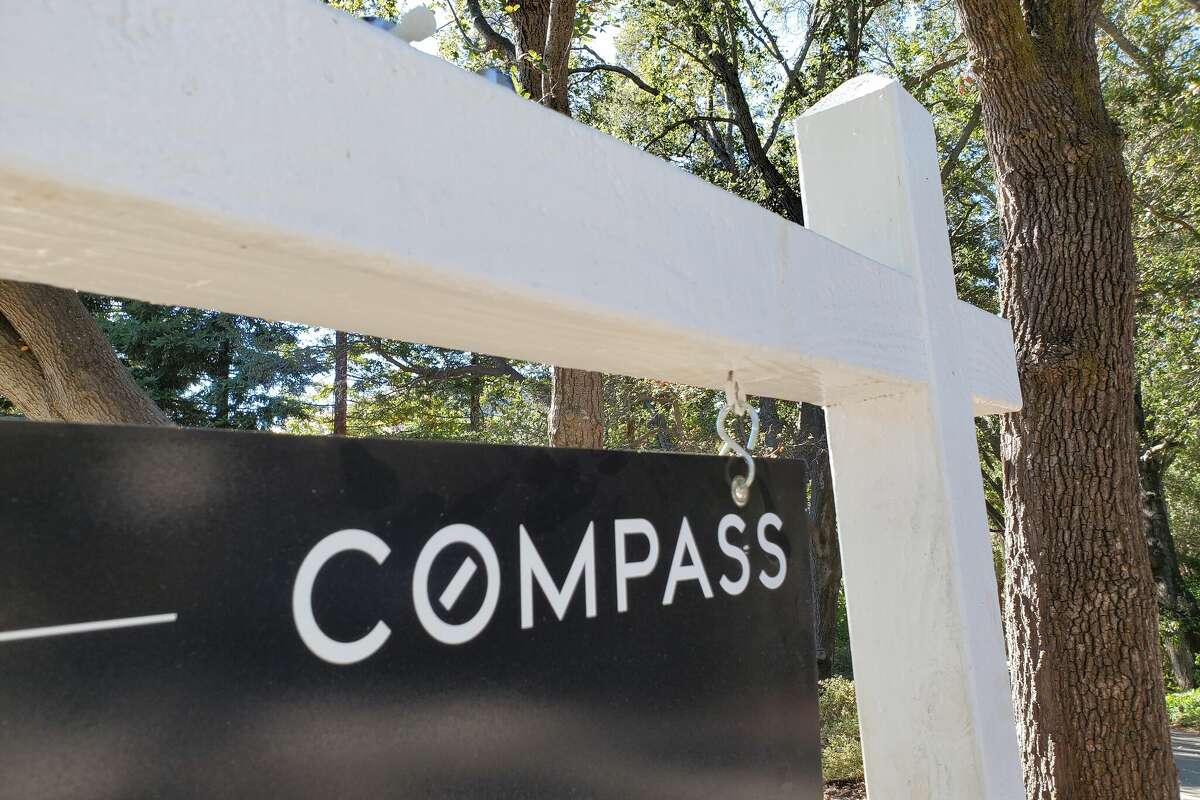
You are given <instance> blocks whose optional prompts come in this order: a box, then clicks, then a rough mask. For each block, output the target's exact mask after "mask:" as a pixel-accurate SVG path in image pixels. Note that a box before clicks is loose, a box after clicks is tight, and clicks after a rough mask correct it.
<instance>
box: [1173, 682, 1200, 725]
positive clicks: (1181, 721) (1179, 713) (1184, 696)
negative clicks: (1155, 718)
mask: <svg viewBox="0 0 1200 800" xmlns="http://www.w3.org/2000/svg"><path fill="white" fill-rule="evenodd" d="M1167 718H1168V719H1169V720H1170V722H1171V725H1172V726H1173V727H1176V728H1200V689H1193V690H1192V691H1190V692H1175V693H1173V694H1169V695H1167Z"/></svg>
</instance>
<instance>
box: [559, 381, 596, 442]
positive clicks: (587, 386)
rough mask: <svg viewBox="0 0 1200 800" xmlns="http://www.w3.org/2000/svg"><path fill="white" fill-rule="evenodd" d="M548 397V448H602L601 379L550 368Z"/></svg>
mask: <svg viewBox="0 0 1200 800" xmlns="http://www.w3.org/2000/svg"><path fill="white" fill-rule="evenodd" d="M551 390H552V391H551V395H550V446H551V447H591V448H601V447H604V376H603V375H601V374H600V373H599V372H586V371H584V370H579V369H563V368H561V367H555V368H554V380H553V383H552V385H551Z"/></svg>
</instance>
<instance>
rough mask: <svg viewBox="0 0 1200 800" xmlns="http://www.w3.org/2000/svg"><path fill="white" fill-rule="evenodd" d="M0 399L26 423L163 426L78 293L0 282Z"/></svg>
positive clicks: (162, 417)
mask: <svg viewBox="0 0 1200 800" xmlns="http://www.w3.org/2000/svg"><path fill="white" fill-rule="evenodd" d="M0 393H3V394H4V396H5V397H7V398H8V399H9V400H11V401H12V402H13V404H14V405H15V406H16V407H17V409H18V410H20V411H21V413H22V414H24V415H25V416H27V417H29V418H30V419H40V420H66V421H68V422H110V423H129V424H135V425H169V424H171V422H170V420H169V419H168V418H167V415H166V414H164V413H163V412H162V411H161V410H160V409H159V408H158V406H156V405H155V404H154V402H153V401H152V400H151V399H150V398H149V397H148V396H147V395H146V393H145V392H144V391H142V389H141V387H140V386H138V385H137V382H136V381H134V380H133V378H132V376H130V374H129V371H128V370H127V369H126V368H125V366H124V365H123V364H122V363H121V362H120V361H119V360H118V359H117V356H116V354H115V353H113V350H112V347H111V346H110V345H109V343H108V340H107V339H106V338H105V336H104V332H103V331H101V330H100V326H99V325H97V324H96V320H95V319H94V318H93V317H92V315H91V314H90V313H88V310H87V309H86V308H84V306H83V303H82V302H81V301H80V300H79V295H77V294H76V293H75V292H72V291H69V290H67V289H56V288H54V287H51V286H43V285H41V284H34V283H17V282H15V281H0Z"/></svg>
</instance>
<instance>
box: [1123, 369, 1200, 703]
mask: <svg viewBox="0 0 1200 800" xmlns="http://www.w3.org/2000/svg"><path fill="white" fill-rule="evenodd" d="M1134 400H1135V403H1136V411H1137V430H1138V440H1139V442H1140V444H1141V446H1142V448H1143V452H1142V454H1141V457H1140V458H1139V459H1138V473H1139V477H1140V479H1141V486H1142V518H1143V520H1144V522H1145V526H1146V549H1147V551H1148V552H1149V553H1150V571H1151V573H1152V574H1153V575H1154V588H1155V590H1156V591H1157V595H1158V607H1159V609H1160V611H1161V612H1163V613H1165V614H1166V615H1167V616H1168V617H1169V618H1170V619H1171V620H1172V622H1173V623H1175V624H1174V625H1173V627H1175V628H1176V630H1175V631H1173V632H1172V633H1171V634H1169V635H1167V636H1166V638H1165V640H1164V642H1163V644H1164V646H1165V647H1166V649H1167V656H1168V660H1169V662H1170V664H1171V672H1172V674H1173V676H1174V678H1175V683H1176V684H1177V685H1178V686H1179V688H1180V689H1194V688H1196V663H1195V654H1196V652H1197V651H1198V650H1200V605H1198V604H1197V603H1196V598H1195V597H1194V596H1193V595H1192V593H1191V591H1190V590H1189V589H1188V588H1187V584H1185V583H1184V582H1183V576H1182V575H1181V574H1180V572H1179V557H1178V556H1177V555H1176V553H1175V537H1174V536H1172V534H1171V518H1170V515H1169V514H1168V510H1167V500H1166V491H1165V489H1164V488H1163V475H1164V473H1165V472H1166V470H1167V467H1169V466H1170V463H1171V450H1170V448H1168V447H1167V446H1166V443H1165V442H1158V443H1157V444H1154V445H1151V444H1150V442H1151V440H1152V438H1153V434H1152V432H1151V431H1150V429H1149V426H1148V425H1147V421H1146V415H1145V413H1144V412H1143V410H1142V403H1141V392H1140V391H1139V392H1138V393H1137V394H1136V395H1135V397H1134Z"/></svg>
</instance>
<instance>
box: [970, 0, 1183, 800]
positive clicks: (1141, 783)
mask: <svg viewBox="0 0 1200 800" xmlns="http://www.w3.org/2000/svg"><path fill="white" fill-rule="evenodd" d="M958 7H959V11H960V16H961V19H962V23H963V28H964V31H965V33H966V35H967V38H968V40H969V43H970V53H971V61H972V65H973V67H974V71H975V73H976V75H977V77H978V79H979V87H980V95H981V100H982V105H983V119H984V125H985V133H986V140H987V145H988V151H989V154H990V156H991V159H992V163H993V165H994V167H995V173H996V176H997V198H998V206H999V213H1000V220H1001V236H1002V240H1003V246H1002V251H1001V256H1000V283H1001V293H1002V299H1003V308H1004V315H1005V316H1006V317H1008V319H1009V320H1011V321H1012V324H1013V332H1014V337H1015V342H1016V352H1017V365H1018V371H1019V375H1020V379H1021V388H1022V392H1023V394H1024V401H1025V405H1024V408H1023V410H1022V411H1021V412H1019V413H1016V414H1010V415H1008V416H1007V417H1006V418H1005V420H1004V424H1003V430H1002V451H1003V457H1004V478H1005V481H1004V483H1005V487H1004V488H1005V500H1006V501H1007V509H1008V513H1007V520H1006V530H1005V556H1006V560H1007V567H1008V570H1007V576H1006V580H1005V597H1006V603H1005V615H1006V620H1005V623H1006V624H1005V629H1006V637H1007V640H1008V652H1009V657H1010V667H1011V670H1012V679H1013V699H1014V703H1015V705H1016V709H1017V712H1018V715H1019V718H1020V725H1019V730H1018V735H1019V739H1020V743H1021V749H1022V759H1023V766H1024V770H1025V781H1026V786H1027V792H1028V796H1029V797H1030V798H1039V799H1040V798H1047V799H1049V798H1059V799H1061V800H1067V799H1068V798H1113V799H1114V800H1115V799H1116V798H1122V799H1124V798H1128V800H1135V799H1136V800H1165V799H1166V798H1177V797H1178V796H1179V795H1178V784H1177V782H1176V776H1175V765H1174V763H1173V761H1172V757H1171V747H1170V737H1169V734H1168V729H1167V720H1166V711H1165V708H1164V705H1163V701H1162V698H1163V681H1162V671H1161V667H1160V660H1159V652H1160V651H1159V647H1158V620H1157V609H1156V607H1155V600H1154V588H1153V583H1152V580H1151V574H1150V560H1149V558H1148V557H1147V555H1146V547H1145V539H1144V534H1143V527H1142V520H1141V509H1140V504H1139V499H1138V475H1137V451H1136V444H1135V439H1134V404H1133V396H1134V395H1133V392H1134V373H1133V290H1134V283H1135V279H1136V265H1135V263H1134V254H1133V243H1132V237H1131V234H1130V223H1131V217H1130V198H1131V189H1130V181H1129V176H1128V174H1127V172H1126V169H1125V164H1124V161H1123V159H1122V153H1121V146H1122V141H1121V134H1120V131H1119V130H1118V128H1117V126H1116V124H1115V123H1114V122H1113V121H1112V119H1111V118H1110V117H1109V116H1108V114H1107V112H1106V111H1105V108H1104V103H1103V98H1102V96H1101V93H1100V78H1099V71H1098V68H1097V64H1096V49H1095V21H1096V16H1097V14H1098V13H1099V3H1098V2H1096V0H1054V2H1045V1H1044V0H1026V1H1025V2H1024V3H1023V4H1022V6H1018V5H1017V4H1016V3H1011V2H1008V0H958ZM1022 12H1023V13H1022Z"/></svg>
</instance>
